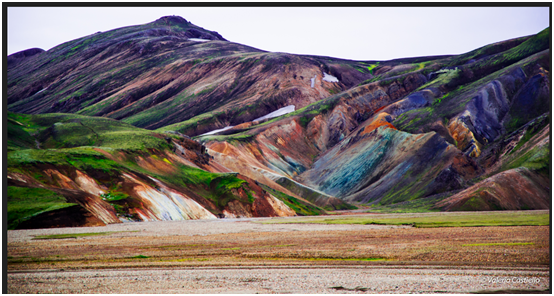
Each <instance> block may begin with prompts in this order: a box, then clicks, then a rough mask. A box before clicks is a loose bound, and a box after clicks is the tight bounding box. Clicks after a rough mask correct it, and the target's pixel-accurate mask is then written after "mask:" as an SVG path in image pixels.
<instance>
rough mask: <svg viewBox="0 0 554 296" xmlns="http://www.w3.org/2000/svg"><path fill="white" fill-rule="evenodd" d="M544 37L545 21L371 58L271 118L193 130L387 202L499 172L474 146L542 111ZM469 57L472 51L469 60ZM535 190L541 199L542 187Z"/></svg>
mask: <svg viewBox="0 0 554 296" xmlns="http://www.w3.org/2000/svg"><path fill="white" fill-rule="evenodd" d="M548 36H549V30H548V29H547V30H545V31H543V32H541V33H539V34H537V35H535V36H531V37H525V38H518V39H515V40H509V41H506V42H504V43H499V44H494V45H490V46H487V47H485V48H482V49H479V50H476V51H474V52H472V53H468V54H465V55H462V56H454V57H447V58H444V59H439V60H432V61H428V62H423V63H417V64H411V65H403V66H396V68H400V69H398V70H397V69H395V67H385V66H379V67H376V68H375V70H376V73H381V74H380V75H377V76H376V77H375V78H373V79H371V80H369V81H366V82H364V83H362V85H360V86H358V87H354V88H352V89H350V90H348V91H345V92H343V93H340V94H337V95H335V96H331V97H329V98H327V99H325V100H322V101H320V102H317V103H314V104H312V105H310V106H308V107H306V108H303V109H301V110H298V111H296V112H293V113H289V114H287V115H284V116H282V117H281V118H277V119H273V120H270V121H269V122H262V123H253V124H251V125H246V124H243V125H241V126H243V128H242V129H237V128H234V129H230V130H227V131H224V132H222V133H221V134H222V135H208V136H202V137H200V139H201V140H202V141H203V142H205V143H206V146H207V147H209V148H211V149H218V148H217V147H222V146H221V144H216V143H219V142H221V141H225V142H227V143H229V144H232V145H233V146H235V147H237V148H239V150H245V148H248V150H250V151H255V150H258V151H261V153H258V154H259V155H260V156H257V157H256V158H257V159H258V160H261V161H262V163H264V164H265V165H266V166H267V167H274V168H278V169H279V170H280V172H281V173H282V174H287V175H289V176H294V177H295V179H296V180H297V181H299V182H301V183H304V184H306V185H308V186H311V187H313V188H315V189H317V190H320V191H323V192H325V193H327V194H329V195H333V196H336V197H339V198H342V199H345V200H348V201H357V202H362V203H371V204H391V203H399V202H404V201H407V200H412V199H418V198H423V197H427V196H432V195H436V194H439V193H443V192H453V193H454V192H457V191H459V190H460V189H463V188H467V187H468V186H471V185H473V184H474V182H475V180H478V179H479V178H484V177H486V176H490V175H491V174H496V173H500V171H498V170H497V171H495V172H493V171H491V168H492V167H494V166H495V165H496V162H498V161H503V160H506V159H508V158H506V157H505V158H504V159H503V158H502V157H498V156H496V158H494V159H491V154H490V152H488V153H487V155H488V159H487V160H486V161H485V160H484V159H483V158H482V157H481V158H480V157H479V156H480V155H481V151H482V150H483V149H485V150H487V149H488V150H487V151H490V149H494V148H493V147H498V144H497V142H498V141H501V139H502V137H504V136H505V135H507V134H508V133H509V132H511V131H513V130H514V128H517V127H518V126H521V124H522V123H527V122H529V121H530V120H534V119H535V118H537V117H539V116H541V115H542V114H543V113H544V112H545V110H548V108H549V106H550V89H549V86H548V85H549V82H548V81H549V79H550V78H549V76H550V72H549V71H550V61H549V60H548V58H547V57H548V55H549V50H548V44H547V43H545V40H548ZM479 52H480V53H485V52H486V53H487V54H488V55H485V56H480V54H478V53H479ZM469 57H473V58H477V59H473V60H472V61H471V62H470V63H468V61H467V60H468V59H469ZM479 57H481V58H479ZM457 62H461V63H463V64H461V65H460V64H456V63H457ZM452 65H454V66H452ZM386 68H388V69H386ZM383 69H384V70H383ZM414 70H415V71H414ZM379 71H383V72H379ZM385 71H386V72H385ZM523 102H525V103H523ZM523 106H525V107H523ZM539 106H541V107H539ZM523 108H525V109H524V110H527V111H526V112H522V109H523ZM289 126H290V128H289ZM268 131H269V132H268ZM406 132H407V133H406ZM223 134H224V135H223ZM543 135H544V133H543ZM262 137H263V138H262ZM293 139H302V140H300V141H298V140H293ZM268 140H269V142H268ZM522 141H526V139H523V138H518V139H516V140H515V144H513V145H519V144H518V143H520V142H521V143H523V142H522ZM548 143H549V138H545V139H543V141H542V142H541V143H540V145H539V146H538V147H534V148H533V149H535V150H534V151H536V152H534V153H535V154H536V153H539V152H538V151H542V152H540V153H541V154H540V155H544V151H545V150H544V149H547V148H548ZM212 147H216V148H212ZM252 147H255V148H252ZM512 147H513V146H512ZM275 148H277V149H275ZM529 149H531V148H528V149H524V150H525V152H527V151H529ZM227 150H229V149H227ZM271 150H274V151H275V152H274V153H271ZM277 151H278V152H277ZM496 151H498V150H496ZM219 152H221V151H219ZM496 153H498V152H496ZM522 153H523V152H522ZM529 153H531V152H529ZM546 153H547V154H548V153H549V152H546ZM493 154H494V152H493ZM535 154H532V155H535ZM525 155H526V159H527V158H529V157H531V156H530V155H528V154H525ZM537 155H538V154H537ZM536 157H538V159H537V160H536V162H535V163H536V166H535V167H534V168H533V169H535V170H536V169H540V170H541V171H540V174H541V175H543V176H545V177H546V178H548V179H549V178H550V176H549V172H547V171H546V170H545V169H544V168H545V167H548V165H549V162H548V159H545V158H544V157H542V156H536ZM244 162H246V163H248V161H247V160H244ZM517 163H519V165H521V164H522V163H524V162H523V161H520V162H517ZM519 165H518V164H513V165H511V166H510V167H511V168H517V167H518V166H519ZM496 166H497V165H496ZM297 175H298V177H296V176H297ZM536 189H537V190H538V191H537V196H539V198H545V196H544V195H545V193H546V191H544V190H543V189H541V188H538V187H537V188H536ZM511 194H514V193H513V192H512V193H511ZM450 195H451V194H450ZM446 196H448V195H446ZM534 205H535V206H538V207H539V208H543V207H544V206H545V204H544V203H542V202H538V203H534ZM508 208H511V207H508ZM508 208H506V209H508Z"/></svg>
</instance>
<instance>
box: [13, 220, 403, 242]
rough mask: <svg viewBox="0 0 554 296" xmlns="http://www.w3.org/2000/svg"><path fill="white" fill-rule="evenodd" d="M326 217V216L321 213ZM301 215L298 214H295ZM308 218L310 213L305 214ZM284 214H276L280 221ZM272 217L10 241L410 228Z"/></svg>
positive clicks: (32, 232)
mask: <svg viewBox="0 0 554 296" xmlns="http://www.w3.org/2000/svg"><path fill="white" fill-rule="evenodd" d="M318 217H325V216H318ZM293 218H296V219H298V217H293ZM305 218H308V217H305ZM281 219H283V221H285V220H284V218H274V219H273V221H279V220H281ZM268 220H269V219H268V218H237V219H217V220H185V221H154V222H128V223H119V224H109V225H106V226H98V227H65V228H46V229H28V230H9V231H8V242H10V243H12V242H25V241H30V240H32V239H33V237H35V236H37V235H51V234H73V233H89V232H114V233H113V234H112V235H111V237H140V236H150V237H151V236H154V237H156V236H160V237H162V236H176V235H191V236H193V235H202V236H205V235H213V234H224V233H247V232H287V231H326V230H366V229H392V228H409V227H410V226H394V225H346V224H263V222H264V221H268Z"/></svg>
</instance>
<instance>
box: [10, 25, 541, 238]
mask: <svg viewBox="0 0 554 296" xmlns="http://www.w3.org/2000/svg"><path fill="white" fill-rule="evenodd" d="M549 40H550V29H549V28H547V29H545V30H544V31H542V32H540V33H538V34H536V35H533V36H526V37H521V38H516V39H512V40H506V41H503V42H498V43H495V44H491V45H487V46H484V47H482V48H479V49H476V50H474V51H471V52H469V53H466V54H462V55H457V56H435V57H419V58H408V59H397V60H392V61H349V60H342V59H337V58H330V57H319V56H301V55H292V54H285V53H271V52H265V51H262V50H259V49H255V48H252V47H248V46H245V45H241V44H236V43H233V42H229V41H227V40H225V39H224V38H223V37H222V36H220V35H219V34H217V33H216V32H213V31H208V30H205V29H203V28H200V27H198V26H196V25H193V24H191V23H189V22H188V21H186V20H185V19H183V18H181V17H174V16H173V17H162V18H160V19H159V20H157V21H155V22H152V23H149V24H145V25H138V26H131V27H126V28H119V29H115V30H111V31H108V32H104V33H102V32H99V33H96V34H93V35H90V36H86V37H83V38H80V39H77V40H73V41H70V42H66V43H64V44H61V45H59V46H57V47H55V48H53V49H51V50H49V51H41V50H29V51H24V52H21V53H17V54H14V55H12V56H10V57H8V60H9V65H8V98H7V102H8V109H9V111H13V112H18V113H12V112H9V113H8V121H7V130H8V141H7V145H6V146H7V149H8V185H9V188H8V192H9V196H8V200H9V203H8V205H9V207H8V208H9V213H8V214H9V217H10V218H9V224H10V227H11V228H16V227H20V228H32V227H38V226H40V225H48V226H52V227H55V226H63V225H65V226H79V225H103V224H106V223H118V222H120V221H123V220H133V221H149V220H169V219H172V220H176V219H205V218H216V217H253V216H255V217H259V216H289V215H295V214H297V215H313V214H322V213H325V210H344V209H351V208H353V206H352V204H356V205H369V206H376V205H385V206H390V205H392V206H393V207H395V208H398V207H399V208H401V207H411V206H416V207H417V206H421V207H422V209H423V210H429V209H430V208H433V209H434V210H437V209H440V210H484V209H496V210H502V209H543V208H548V207H549V205H550V200H549V196H548V194H549V192H550V188H549V187H548V184H549V181H550V178H551V177H550V170H549V167H550V148H549V147H550V138H549V133H550V124H549V123H550V113H549V110H550V104H551V90H550V81H551V74H550V71H551V61H550V48H549ZM59 112H64V113H59ZM24 113H26V114H24ZM70 113H73V114H70ZM29 114H33V115H29ZM190 137H193V138H192V139H191V138H190ZM511 181H513V182H511ZM524 192H525V193H527V197H526V198H519V197H518V196H519V195H522V194H524ZM41 196H44V198H41ZM409 210H417V209H412V208H410V209H409ZM45 221H51V222H48V223H50V224H46V222H45Z"/></svg>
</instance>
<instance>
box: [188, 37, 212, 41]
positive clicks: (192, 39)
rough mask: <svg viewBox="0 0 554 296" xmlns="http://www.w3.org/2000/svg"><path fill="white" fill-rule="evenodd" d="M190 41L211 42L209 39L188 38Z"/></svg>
mask: <svg viewBox="0 0 554 296" xmlns="http://www.w3.org/2000/svg"><path fill="white" fill-rule="evenodd" d="M189 40H190V41H198V42H208V41H212V40H210V39H202V38H189Z"/></svg>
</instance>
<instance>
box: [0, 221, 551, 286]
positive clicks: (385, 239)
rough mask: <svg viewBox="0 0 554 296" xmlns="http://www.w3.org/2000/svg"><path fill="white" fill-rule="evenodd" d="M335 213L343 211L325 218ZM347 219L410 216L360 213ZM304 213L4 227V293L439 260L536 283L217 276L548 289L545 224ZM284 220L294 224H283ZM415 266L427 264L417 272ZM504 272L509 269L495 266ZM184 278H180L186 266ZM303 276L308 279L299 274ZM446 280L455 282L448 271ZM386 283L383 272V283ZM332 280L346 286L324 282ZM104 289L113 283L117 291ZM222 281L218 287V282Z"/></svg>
mask: <svg viewBox="0 0 554 296" xmlns="http://www.w3.org/2000/svg"><path fill="white" fill-rule="evenodd" d="M530 213H531V214H532V215H535V214H542V215H544V214H545V213H546V214H548V211H532V212H530ZM461 214H462V215H463V213H461ZM410 215H414V214H410ZM426 215H430V216H432V215H437V214H435V213H429V214H417V217H426ZM449 215H457V214H455V213H452V214H449ZM458 215H460V214H458ZM483 215H487V213H483ZM337 217H345V216H329V217H325V218H329V219H333V218H337ZM348 217H349V218H351V217H354V215H348ZM355 217H357V218H365V217H388V218H390V217H411V216H409V215H408V214H406V215H404V216H403V214H393V215H392V216H391V215H389V216H386V214H359V215H356V216H355ZM309 219H313V217H293V218H289V219H287V218H256V219H219V220H196V221H164V222H139V223H123V224H112V225H108V226H105V227H87V228H57V229H36V230H14V231H11V230H10V231H8V292H9V293H26V292H31V293H43V292H54V293H111V292H119V293H126V292H125V291H133V290H132V289H133V288H131V287H132V286H133V287H135V285H136V281H135V278H132V279H131V277H129V276H127V275H125V276H123V275H121V279H122V280H121V281H122V282H121V281H120V282H119V284H117V285H113V284H109V285H108V284H105V285H104V284H101V283H98V287H97V288H96V289H88V290H87V289H85V290H83V285H82V284H79V285H76V286H75V285H74V284H75V283H77V282H79V283H81V282H80V281H81V280H83V283H85V284H84V285H86V283H87V282H89V281H92V282H94V280H92V279H91V276H89V273H90V274H99V273H100V274H105V273H109V272H116V273H117V272H123V273H125V272H127V273H129V272H130V273H131V274H137V275H139V274H140V275H143V274H144V273H145V272H162V271H164V272H166V271H171V274H174V273H175V274H181V273H186V272H187V271H188V272H191V271H193V274H197V273H198V274H203V273H206V272H207V273H208V274H209V275H217V274H221V275H232V274H236V273H237V272H238V273H239V274H240V275H243V274H244V273H245V272H246V273H253V272H257V273H260V272H261V273H264V272H265V273H268V274H270V276H268V279H267V280H266V281H270V282H272V283H279V282H281V283H282V282H283V281H284V280H283V278H282V277H281V279H279V278H274V277H273V276H271V274H280V273H282V270H283V269H292V270H295V271H294V272H292V271H291V272H289V273H287V274H288V275H290V276H292V275H294V274H296V273H297V272H300V270H312V271H311V272H310V273H309V274H310V275H313V274H318V272H320V273H321V274H322V275H323V274H325V276H324V277H325V278H327V279H329V280H330V279H333V277H336V278H342V277H346V278H349V280H350V281H351V280H352V279H350V277H349V276H345V274H350V273H352V272H354V273H355V271H365V272H366V273H367V272H370V273H371V272H372V273H375V274H374V275H373V276H371V278H375V277H376V276H379V275H382V274H389V273H391V272H392V273H394V274H396V277H398V276H400V275H399V274H402V276H411V277H413V279H407V280H405V281H406V283H412V284H414V285H415V283H425V282H427V281H428V280H429V277H430V276H435V275H440V274H441V270H443V269H445V268H447V267H448V268H449V269H454V270H458V271H460V270H464V272H469V271H471V272H473V274H472V276H474V277H475V276H480V278H484V277H485V276H486V275H487V274H488V276H489V277H490V276H493V275H495V276H498V277H500V278H502V277H505V278H506V279H508V278H510V279H511V278H513V277H514V276H516V274H512V273H514V272H515V273H517V276H518V277H520V278H521V277H528V278H533V277H535V278H537V279H540V282H539V283H535V284H534V285H530V284H528V283H517V285H516V283H514V281H513V280H512V284H511V285H510V284H509V283H503V284H504V285H500V286H498V285H496V286H487V285H486V284H487V283H486V281H484V280H480V281H477V280H476V281H475V282H473V283H471V284H470V285H469V286H468V287H466V288H463V287H457V288H448V287H443V288H437V287H434V285H433V286H432V285H427V286H429V287H433V288H432V289H430V288H427V286H425V285H424V286H425V288H426V289H423V290H422V289H421V287H422V286H417V287H416V288H413V289H409V290H407V291H404V290H402V289H403V288H404V287H408V286H410V285H407V284H404V285H401V287H399V288H391V287H393V286H394V287H397V286H398V284H394V283H392V284H391V285H392V286H390V287H389V286H387V285H384V286H383V287H382V288H381V289H377V290H370V287H365V288H364V289H365V290H364V289H361V288H360V289H358V290H356V289H354V288H355V287H353V286H352V287H347V282H348V281H347V282H344V284H341V283H342V282H340V281H339V282H334V281H333V282H329V283H327V284H321V285H315V286H314V287H312V288H308V287H307V288H306V289H305V290H302V289H300V290H294V288H290V287H283V288H282V289H273V290H271V289H270V290H267V289H265V288H263V287H262V286H263V285H262V286H260V285H259V284H260V283H259V281H257V280H252V281H251V282H249V281H241V280H240V278H241V277H240V276H237V277H236V278H233V277H232V276H230V277H227V279H226V280H224V279H223V276H221V277H220V278H221V281H223V282H222V283H227V284H228V285H233V284H232V281H240V283H241V285H242V286H240V287H242V288H240V289H239V290H236V291H235V290H233V291H234V292H243V293H250V292H252V293H254V292H259V293H284V292H294V291H296V292H297V293H312V292H313V293H341V292H347V293H353V292H357V293H361V292H373V293H401V292H402V293H404V292H424V293H429V292H463V291H465V292H471V291H480V290H490V289H494V287H496V288H497V289H508V290H514V289H520V290H524V291H529V290H541V291H542V290H545V289H549V281H550V272H549V267H550V265H549V264H550V226H487V227H433V228H417V227H412V226H409V225H374V224H365V225H364V224H313V223H301V222H303V221H302V220H306V221H304V222H309ZM289 221H290V222H295V223H286V222H289ZM282 222H285V223H282ZM299 222H300V223H299ZM85 234H86V235H85ZM40 238H42V239H40ZM195 270H196V272H194V271H195ZM272 270H273V272H271V271H272ZM421 270H427V271H428V272H424V273H421ZM381 271H382V272H381ZM295 272H296V273H295ZM491 272H492V273H491ZM505 272H512V273H509V274H503V273H505ZM435 273H436V274H435ZM418 274H419V276H418ZM47 275H48V276H49V277H50V276H52V277H55V278H58V280H57V281H58V282H60V283H62V282H64V281H65V282H67V285H66V286H63V285H62V287H64V288H63V289H62V288H59V287H58V286H56V285H52V284H47V283H48V280H44V279H43V280H37V279H36V278H42V277H45V276H47ZM182 276H183V277H185V278H186V276H192V274H186V275H185V274H182ZM402 276H400V278H402ZM460 276H461V275H460ZM464 276H467V275H464ZM151 277H152V276H151V275H150V278H151ZM439 277H440V276H439ZM32 278H35V282H36V283H35V284H33V285H30V284H28V282H29V279H32ZM252 278H254V279H255V278H257V277H255V276H254V277H252ZM262 278H265V277H262ZM309 278H311V277H308V278H307V279H309ZM393 278H395V276H393ZM443 278H444V277H443ZM137 279H139V277H137ZM318 280H320V279H317V278H314V279H313V280H312V282H313V281H318ZM459 280H461V278H460V279H459ZM173 281H176V282H183V278H181V279H179V278H178V277H177V278H175V279H173V280H172V279H170V277H168V279H167V283H166V284H168V285H169V283H172V282H173ZM225 281H227V282H225ZM452 281H454V282H456V280H455V279H453V280H452ZM30 282H31V283H32V282H33V281H30ZM92 282H91V283H92ZM157 282H158V281H153V286H152V287H153V288H152V289H141V290H139V292H138V293H141V292H145V291H149V293H166V292H167V293H206V292H210V293H228V292H230V291H231V290H228V289H221V290H218V289H219V288H217V287H219V286H217V285H214V283H213V281H207V282H206V283H205V284H202V283H203V282H204V281H200V282H197V284H198V285H196V286H190V285H188V286H187V285H183V286H182V287H181V286H178V288H179V289H176V290H175V289H174V288H171V289H169V290H166V288H167V287H166V288H163V287H162V286H159V287H158V286H156V285H160V283H157ZM187 282H188V281H187ZM216 282H217V281H216ZM285 282H291V283H292V282H293V281H289V280H287V281H285ZM385 282H386V280H384V281H381V283H385ZM470 282H471V281H470ZM243 284H244V285H243ZM445 284H446V282H445ZM489 284H490V283H489ZM496 284H498V283H496ZM500 284H502V283H500ZM210 285H212V286H213V287H212V286H210ZM291 285H292V284H291ZM325 285H327V286H325ZM333 285H334V287H343V288H344V289H341V288H331V286H333ZM352 285H353V284H352ZM89 286H90V285H89ZM139 286H140V285H139ZM266 286H267V285H266ZM102 287H104V288H102ZM106 287H111V288H114V287H119V290H118V289H115V290H112V289H111V288H110V289H107V288H106ZM125 287H127V288H125ZM156 287H157V288H156ZM209 287H211V288H209ZM222 287H225V284H223V286H222ZM360 287H362V286H360ZM414 287H415V286H414ZM53 288H54V290H52V289H53ZM58 288H59V289H58ZM89 288H90V287H89ZM216 288H217V289H216ZM220 288H221V287H220ZM48 289H50V290H48ZM56 289H58V290H56ZM60 289H61V290H60ZM214 289H215V290H214ZM321 289H323V290H321ZM391 289H392V290H391ZM398 289H400V290H398ZM441 289H446V290H441ZM449 289H450V290H449ZM387 291H388V292H387Z"/></svg>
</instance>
